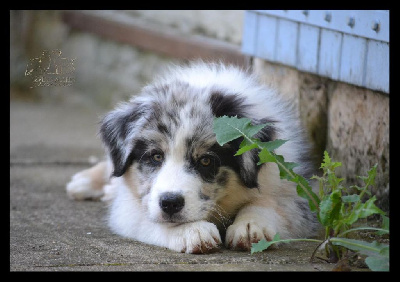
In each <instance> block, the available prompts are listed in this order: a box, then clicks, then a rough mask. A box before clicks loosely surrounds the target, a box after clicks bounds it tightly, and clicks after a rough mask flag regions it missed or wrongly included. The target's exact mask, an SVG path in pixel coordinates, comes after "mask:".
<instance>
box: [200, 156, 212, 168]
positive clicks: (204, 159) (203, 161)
mask: <svg viewBox="0 0 400 282" xmlns="http://www.w3.org/2000/svg"><path fill="white" fill-rule="evenodd" d="M200 164H201V165H202V166H209V165H210V164H211V159H210V158H209V157H202V158H201V159H200Z"/></svg>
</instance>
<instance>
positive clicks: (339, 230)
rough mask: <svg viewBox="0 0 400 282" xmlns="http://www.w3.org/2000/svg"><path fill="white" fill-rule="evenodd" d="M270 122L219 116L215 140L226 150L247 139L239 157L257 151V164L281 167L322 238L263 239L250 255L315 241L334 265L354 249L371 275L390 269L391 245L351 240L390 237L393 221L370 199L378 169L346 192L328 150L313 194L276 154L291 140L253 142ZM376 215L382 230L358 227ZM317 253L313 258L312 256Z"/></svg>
mask: <svg viewBox="0 0 400 282" xmlns="http://www.w3.org/2000/svg"><path fill="white" fill-rule="evenodd" d="M267 125H268V124H259V125H252V124H251V120H250V119H247V118H237V117H227V116H223V117H219V118H215V119H214V132H215V134H216V138H217V142H218V143H219V144H220V145H221V146H222V145H224V144H225V143H228V142H230V141H232V140H234V139H237V138H240V137H243V141H242V143H241V144H240V147H239V150H238V151H237V153H236V154H235V156H237V155H241V154H243V153H244V152H247V151H249V150H253V149H258V150H259V153H258V156H259V163H258V164H259V165H260V164H263V163H266V162H273V163H276V164H277V166H278V168H279V173H280V177H281V179H287V180H289V181H292V182H294V183H296V190H297V194H298V195H299V196H300V197H303V198H305V199H307V200H308V204H309V207H310V210H311V211H312V212H316V213H317V218H318V221H319V222H320V223H321V224H322V226H323V227H324V228H325V238H324V240H317V239H306V238H304V239H284V240H281V239H280V237H279V234H276V235H275V236H274V238H273V240H272V241H266V240H261V241H259V242H258V243H253V244H252V248H251V253H252V254H253V253H256V252H262V251H264V250H266V249H267V248H268V247H269V246H271V245H272V244H275V243H279V242H295V241H312V242H318V243H319V244H318V246H317V248H316V250H317V249H319V248H321V247H322V246H323V247H325V252H326V256H327V257H328V258H329V261H330V262H337V261H338V260H340V259H342V258H343V257H344V255H345V253H346V250H352V251H354V252H358V253H359V254H362V255H364V256H366V258H365V263H366V264H367V266H368V267H369V268H370V269H371V270H373V271H388V270H389V245H387V244H382V243H378V242H377V241H373V242H372V243H371V242H366V241H363V240H356V239H350V238H348V235H349V234H350V233H351V232H357V231H361V230H370V231H374V232H377V234H378V235H383V234H389V218H388V217H386V216H385V213H384V212H383V211H382V210H381V209H379V208H378V207H377V206H376V205H375V204H374V202H375V200H376V198H375V196H372V197H371V193H370V192H369V189H368V188H369V186H373V185H374V184H375V176H376V167H377V165H375V166H373V167H372V168H371V169H370V170H369V171H368V175H367V176H363V177H360V176H359V178H360V179H361V180H363V182H364V186H362V187H358V186H356V185H355V186H351V187H350V188H346V187H345V186H343V185H342V182H343V180H344V179H343V178H338V177H337V176H336V174H335V169H336V168H338V167H340V166H341V163H340V162H333V161H332V160H331V159H330V157H329V155H328V153H327V152H326V151H325V152H324V159H323V162H322V164H321V169H322V170H323V175H322V176H321V177H319V176H313V177H312V179H316V180H318V182H319V191H318V195H317V194H316V193H314V192H313V189H312V188H311V185H310V184H309V182H308V180H306V179H305V178H304V177H302V176H301V175H298V174H296V173H295V172H293V168H295V167H296V166H297V164H296V163H293V162H285V160H284V158H283V156H281V155H277V154H275V153H274V150H275V149H276V148H278V147H280V146H281V145H283V144H284V143H285V142H286V141H287V140H279V139H277V140H273V141H270V142H261V141H260V140H259V139H257V138H254V137H253V136H254V135H256V134H257V133H258V132H259V131H260V130H261V129H262V128H264V127H265V126H267ZM372 215H380V216H381V217H382V222H383V224H382V227H381V228H375V227H369V226H357V227H354V226H355V225H356V224H359V223H360V219H365V218H367V217H369V216H372ZM314 254H315V251H314V253H313V254H312V256H311V259H313V258H314Z"/></svg>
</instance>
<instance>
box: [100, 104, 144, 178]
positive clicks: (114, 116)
mask: <svg viewBox="0 0 400 282" xmlns="http://www.w3.org/2000/svg"><path fill="white" fill-rule="evenodd" d="M148 110H149V108H148V107H147V106H146V105H144V103H140V102H134V101H132V102H130V103H126V104H122V105H121V106H119V107H118V108H116V109H115V110H113V111H111V112H109V113H108V114H106V115H105V116H104V118H103V119H102V121H101V126H100V136H101V139H102V141H103V143H104V145H105V146H106V148H107V150H108V153H109V156H110V158H111V161H112V163H113V167H114V170H113V173H112V175H113V176H116V177H118V176H121V175H123V174H124V173H125V171H126V170H127V169H128V167H129V165H131V162H132V159H131V158H132V157H131V154H130V153H131V152H132V149H133V148H132V146H133V144H132V143H133V140H132V138H133V137H134V136H135V132H136V131H137V130H138V123H139V121H140V119H141V118H142V117H143V116H144V115H146V114H147V112H148Z"/></svg>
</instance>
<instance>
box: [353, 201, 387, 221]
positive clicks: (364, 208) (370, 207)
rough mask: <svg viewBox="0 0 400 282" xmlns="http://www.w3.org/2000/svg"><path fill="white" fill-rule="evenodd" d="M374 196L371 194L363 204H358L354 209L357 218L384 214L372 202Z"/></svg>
mask: <svg viewBox="0 0 400 282" xmlns="http://www.w3.org/2000/svg"><path fill="white" fill-rule="evenodd" d="M375 200H376V197H375V196H373V197H372V198H370V199H368V200H367V201H366V202H365V203H364V204H362V205H360V206H359V208H357V209H356V213H358V217H359V218H366V217H368V216H370V215H373V214H376V213H378V214H383V215H384V214H385V212H384V211H382V210H381V209H380V208H378V207H377V206H375V204H374V202H375Z"/></svg>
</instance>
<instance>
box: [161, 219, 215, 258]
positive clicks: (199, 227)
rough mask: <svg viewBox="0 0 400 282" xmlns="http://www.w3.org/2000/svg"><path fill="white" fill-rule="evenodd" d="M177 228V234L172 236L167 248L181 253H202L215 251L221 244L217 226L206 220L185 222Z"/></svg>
mask: <svg viewBox="0 0 400 282" xmlns="http://www.w3.org/2000/svg"><path fill="white" fill-rule="evenodd" d="M173 228H177V234H176V236H174V237H175V238H172V240H171V241H170V244H169V248H170V249H172V250H175V251H178V252H182V253H191V254H204V253H210V252H213V251H216V250H217V249H219V245H220V244H221V237H220V235H219V231H218V229H217V227H216V226H215V225H214V224H213V223H211V222H206V221H198V222H193V223H186V224H182V225H179V226H175V227H173Z"/></svg>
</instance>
